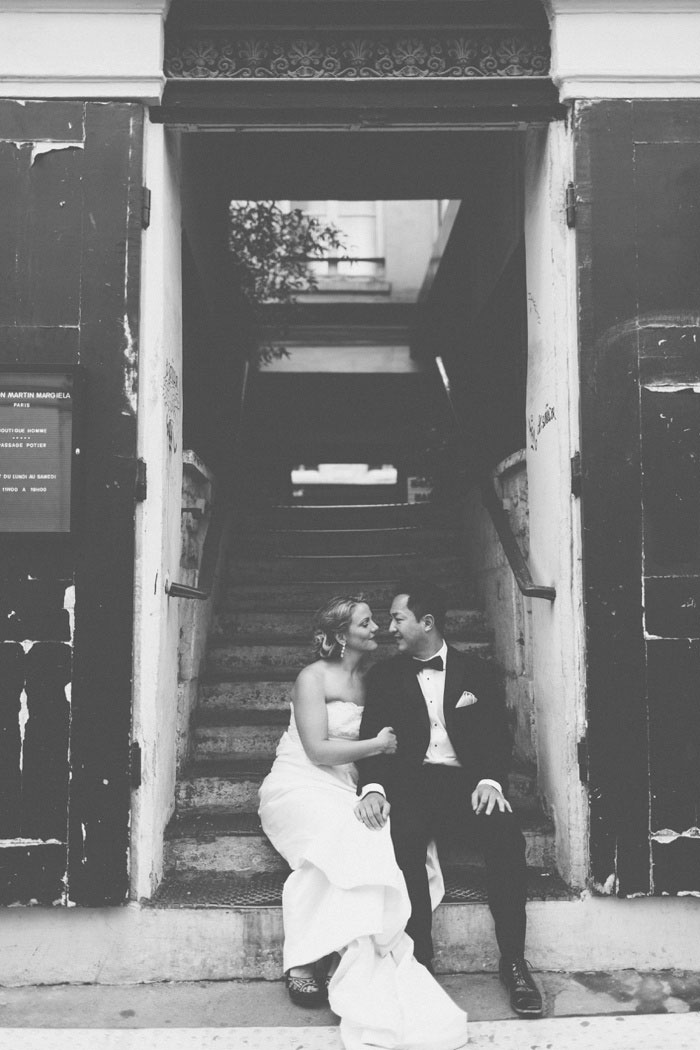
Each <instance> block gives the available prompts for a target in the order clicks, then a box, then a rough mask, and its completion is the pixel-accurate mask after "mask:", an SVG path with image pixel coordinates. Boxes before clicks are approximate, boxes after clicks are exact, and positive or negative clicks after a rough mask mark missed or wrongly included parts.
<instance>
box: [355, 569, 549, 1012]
mask: <svg viewBox="0 0 700 1050" xmlns="http://www.w3.org/2000/svg"><path fill="white" fill-rule="evenodd" d="M446 613H447V601H446V596H445V595H444V593H443V592H442V591H441V590H440V588H439V587H436V586H435V585H434V584H432V583H430V582H428V581H425V580H410V581H405V582H403V583H401V584H400V585H399V587H398V588H397V594H396V596H395V598H394V600H393V602H392V605H391V624H390V626H389V631H390V633H391V635H392V636H393V638H394V639H395V641H396V646H397V649H398V655H397V656H395V657H393V658H391V659H389V660H384V661H382V662H381V663H378V664H376V665H375V666H374V667H373V668H372V669H371V670H370V672H369V674H368V676H367V698H366V703H365V710H364V715H363V718H362V728H361V730H360V736H361V738H362V739H367V738H369V737H373V736H376V734H377V733H378V732H379V730H380V729H382V727H383V726H392V727H393V728H394V730H395V732H396V735H397V737H398V750H397V751H396V754H394V755H378V756H376V757H373V758H367V759H364V760H363V761H362V762H359V763H358V764H357V765H358V769H359V789H358V790H359V792H360V795H361V799H360V802H359V804H358V806H357V807H356V810H355V812H356V814H357V817H358V819H359V820H361V821H362V822H363V823H364V824H366V825H367V826H368V827H371V828H379V827H382V826H383V825H384V824H385V823H386V820H387V817H388V815H389V810H391V837H392V840H393V843H394V850H395V852H396V860H397V862H398V865H399V867H400V868H401V870H402V871H403V874H404V877H405V879H406V886H407V888H408V894H409V897H410V899H411V906H412V912H411V918H410V919H409V922H408V925H407V927H406V932H407V933H408V934H409V936H410V937H412V938H413V942H414V950H415V956H416V958H417V959H418V961H419V962H422V963H423V964H424V965H426V966H427V967H428V968H429V969H430V968H431V967H432V957H433V943H432V937H431V923H432V911H431V905H430V897H429V893H428V878H427V873H426V867H425V861H426V850H427V847H428V844H429V842H430V841H431V840H432V839H433V838H435V837H436V836H437V837H438V838H440V837H441V836H444V835H445V834H446V833H447V834H449V835H451V836H452V837H453V838H455V837H458V838H459V839H461V840H462V841H468V842H470V843H471V842H476V843H478V844H479V846H480V847H481V849H482V850H483V853H484V859H485V862H486V872H487V889H488V901H489V907H490V909H491V914H492V915H493V919H494V923H495V927H496V940H497V942H498V946H499V949H500V952H501V962H500V974H501V979H502V980H503V982H504V983H505V985H506V987H507V988H508V990H509V992H510V1001H511V1005H512V1007H513V1009H514V1011H515V1012H516V1013H517V1014H518V1015H519V1016H520V1017H541V1016H542V997H541V995H540V992H539V990H538V988H537V986H536V984H535V982H534V980H533V978H532V975H531V974H530V971H529V968H528V965H527V963H526V961H525V958H524V951H525V900H526V884H527V873H526V867H525V841H524V839H523V836H522V832H521V831H520V829H519V827H518V825H517V823H516V820H515V817H514V816H513V813H512V810H511V807H510V804H509V802H508V801H507V799H506V797H505V795H504V793H503V792H504V787H505V785H506V784H507V775H508V766H509V761H510V750H511V748H510V742H509V737H508V732H507V729H506V724H505V719H504V714H503V709H502V705H501V702H500V696H499V687H498V683H497V679H496V677H495V675H494V673H493V671H492V669H491V667H490V666H489V664H488V663H487V662H485V661H484V660H483V659H480V658H479V657H474V656H473V655H470V654H468V653H463V652H460V651H459V650H457V649H453V648H451V647H450V646H448V645H447V643H446V642H445V641H444V639H443V630H444V623H445V616H446Z"/></svg>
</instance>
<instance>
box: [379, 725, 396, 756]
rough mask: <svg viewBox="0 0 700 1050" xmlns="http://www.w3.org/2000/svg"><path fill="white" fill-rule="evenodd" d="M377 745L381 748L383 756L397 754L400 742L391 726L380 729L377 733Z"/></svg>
mask: <svg viewBox="0 0 700 1050" xmlns="http://www.w3.org/2000/svg"><path fill="white" fill-rule="evenodd" d="M377 744H378V746H379V747H380V748H381V750H382V753H383V754H385V755H393V754H395V752H396V748H397V746H398V742H397V740H396V733H395V732H394V730H393V729H392V728H391V726H384V728H383V729H380V731H379V732H378V733H377Z"/></svg>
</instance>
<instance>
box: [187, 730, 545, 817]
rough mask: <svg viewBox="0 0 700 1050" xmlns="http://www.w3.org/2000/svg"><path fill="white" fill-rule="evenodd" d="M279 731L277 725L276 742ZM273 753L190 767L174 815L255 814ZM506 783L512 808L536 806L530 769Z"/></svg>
mask: <svg viewBox="0 0 700 1050" xmlns="http://www.w3.org/2000/svg"><path fill="white" fill-rule="evenodd" d="M282 729H283V726H282V725H280V726H279V728H278V735H277V739H279V737H280V736H281V735H282ZM275 746H276V744H275ZM274 751H275V749H274V748H271V749H270V750H269V751H268V752H267V753H265V752H261V751H258V752H256V753H252V754H246V753H245V752H238V751H234V752H229V753H228V754H227V755H226V756H225V757H224V756H221V755H216V756H212V757H210V758H208V759H200V760H199V761H197V762H193V763H191V764H190V766H189V767H188V768H187V770H186V771H185V772H184V774H183V775H182V776H181V777H180V778H179V779H178V781H177V784H176V786H175V791H176V801H177V812H178V814H179V815H180V816H183V815H184V813H185V812H186V811H187V812H192V811H194V810H206V811H211V810H223V809H225V810H228V811H229V812H233V813H245V812H252V811H254V810H257V808H258V788H259V787H260V784H261V782H262V780H263V778H264V777H266V776H267V774H268V773H269V772H270V769H271V767H272V763H273V761H274V758H275V754H274ZM508 781H509V785H510V796H509V797H510V799H511V801H512V802H513V805H514V806H518V807H519V808H523V809H532V808H533V807H535V806H537V801H536V797H535V796H536V790H537V788H536V784H537V778H536V775H535V774H534V772H533V771H532V770H531V769H528V768H524V767H522V766H515V768H514V769H513V770H512V771H511V773H510V775H509V778H508Z"/></svg>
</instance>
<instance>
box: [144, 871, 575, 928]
mask: <svg viewBox="0 0 700 1050" xmlns="http://www.w3.org/2000/svg"><path fill="white" fill-rule="evenodd" d="M443 876H444V879H445V898H444V903H445V904H470V905H471V904H485V903H486V899H487V897H486V873H485V869H484V868H483V867H481V866H476V865H474V866H471V865H469V866H467V865H465V866H449V865H445V868H444V871H443ZM286 877H287V872H286V871H272V872H269V871H266V872H255V873H253V874H251V875H235V874H232V873H231V872H225V873H224V872H209V871H208V872H178V873H177V874H172V875H169V876H168V877H167V878H165V879H164V880H163V882H162V883H161V884H160V886H159V888H158V891H157V893H156V894H155V896H154V897H153V899H152V901H151V905H152V906H153V907H156V908H259V907H270V906H272V907H279V908H280V909H281V904H282V887H283V885H284V882H285V879H286ZM527 892H528V900H532V901H536V900H567V899H570V898H571V896H572V893H571V890H570V889H569V888H568V887H567V885H566V884H565V883H564V882H563V881H562V879H561V878H560V877H559V876H558V875H557V874H556V872H554V871H552V870H550V869H549V868H530V869H529V870H528V887H527ZM280 918H281V916H280ZM270 947H271V945H270Z"/></svg>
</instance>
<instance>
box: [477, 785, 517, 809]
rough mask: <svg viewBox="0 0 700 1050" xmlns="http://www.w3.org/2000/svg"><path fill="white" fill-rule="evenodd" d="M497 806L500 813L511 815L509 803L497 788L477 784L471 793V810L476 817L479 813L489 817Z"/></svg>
mask: <svg viewBox="0 0 700 1050" xmlns="http://www.w3.org/2000/svg"><path fill="white" fill-rule="evenodd" d="M496 806H498V808H499V809H500V811H501V813H505V812H506V811H507V812H508V813H512V812H513V810H512V809H511V808H510V802H508V801H507V800H506V799H505V798H504V797H503V795H502V794H501V792H500V791H499V790H498V788H495V787H494V786H493V784H477V785H476V789H475V790H474V791H473V792H472V809H473V810H474V812H475V813H476V814H477V815H478V814H479V813H485V814H486V816H487V817H488V816H490V815H491V813H493V811H494V809H495V808H496Z"/></svg>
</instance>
